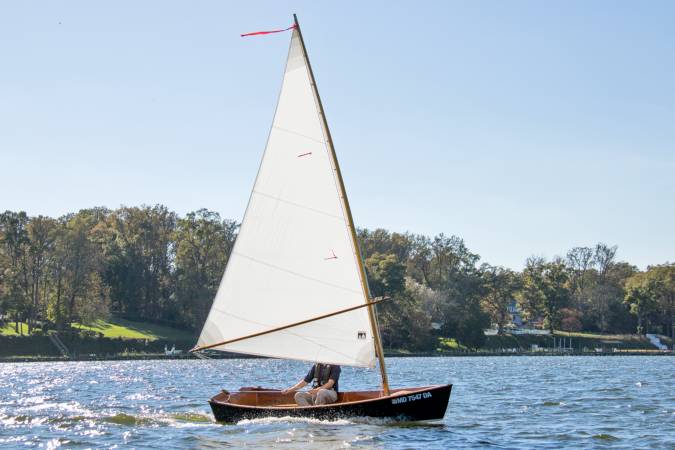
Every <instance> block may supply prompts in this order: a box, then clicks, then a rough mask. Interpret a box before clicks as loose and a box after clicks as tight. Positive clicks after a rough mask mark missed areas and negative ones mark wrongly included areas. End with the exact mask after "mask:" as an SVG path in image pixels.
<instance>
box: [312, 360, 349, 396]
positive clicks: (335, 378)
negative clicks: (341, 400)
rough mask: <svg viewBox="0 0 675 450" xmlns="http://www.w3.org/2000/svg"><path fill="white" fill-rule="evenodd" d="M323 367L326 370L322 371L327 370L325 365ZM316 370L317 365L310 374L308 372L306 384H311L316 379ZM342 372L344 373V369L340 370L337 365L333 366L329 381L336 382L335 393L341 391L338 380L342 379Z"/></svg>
mask: <svg viewBox="0 0 675 450" xmlns="http://www.w3.org/2000/svg"><path fill="white" fill-rule="evenodd" d="M323 367H324V368H323V369H322V371H324V370H326V369H325V367H326V366H325V365H324V366H323ZM314 369H316V364H314V365H313V366H312V368H311V369H309V372H307V376H305V383H311V382H312V380H313V379H314V378H315V377H316V375H315V374H314ZM341 371H342V369H340V366H336V365H332V364H331V366H330V374H329V375H328V380H333V381H335V384H334V385H333V389H334V390H335V392H339V390H338V380H339V379H340V372H341ZM328 380H326V382H328Z"/></svg>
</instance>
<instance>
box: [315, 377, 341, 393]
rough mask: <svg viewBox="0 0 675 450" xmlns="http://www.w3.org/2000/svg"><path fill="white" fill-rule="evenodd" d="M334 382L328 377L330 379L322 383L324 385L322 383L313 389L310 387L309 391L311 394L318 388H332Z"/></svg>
mask: <svg viewBox="0 0 675 450" xmlns="http://www.w3.org/2000/svg"><path fill="white" fill-rule="evenodd" d="M334 384H335V380H333V379H332V378H330V379H329V380H328V381H327V382H326V384H324V385H322V386H319V387H315V388H314V389H310V391H309V392H310V393H312V394H314V393H316V392H317V391H318V390H319V389H333V385H334Z"/></svg>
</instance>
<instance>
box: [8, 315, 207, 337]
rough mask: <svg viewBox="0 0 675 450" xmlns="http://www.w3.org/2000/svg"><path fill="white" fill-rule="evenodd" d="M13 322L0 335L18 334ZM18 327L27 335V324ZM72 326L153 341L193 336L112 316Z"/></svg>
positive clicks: (113, 335)
mask: <svg viewBox="0 0 675 450" xmlns="http://www.w3.org/2000/svg"><path fill="white" fill-rule="evenodd" d="M14 325H15V324H14V322H8V323H5V325H0V336H19V335H20V333H17V332H16V329H15V327H14ZM19 327H20V329H21V330H22V331H23V335H24V336H25V335H28V325H27V324H25V323H22V322H19ZM73 328H78V329H80V330H89V331H94V332H96V333H103V336H105V337H107V338H123V339H147V340H149V341H154V340H157V339H166V340H171V341H177V340H193V339H194V338H195V336H194V335H193V334H192V333H190V332H188V331H185V330H179V329H176V328H171V327H167V326H162V325H155V324H151V323H144V322H132V321H130V320H124V319H118V318H115V317H112V318H110V319H108V320H97V321H96V322H94V323H91V324H87V325H84V324H80V323H74V324H73Z"/></svg>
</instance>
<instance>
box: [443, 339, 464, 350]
mask: <svg viewBox="0 0 675 450" xmlns="http://www.w3.org/2000/svg"><path fill="white" fill-rule="evenodd" d="M439 344H440V348H439V349H438V350H455V351H456V350H467V349H468V347H466V346H465V345H462V344H460V343H459V341H457V339H455V338H440V339H439Z"/></svg>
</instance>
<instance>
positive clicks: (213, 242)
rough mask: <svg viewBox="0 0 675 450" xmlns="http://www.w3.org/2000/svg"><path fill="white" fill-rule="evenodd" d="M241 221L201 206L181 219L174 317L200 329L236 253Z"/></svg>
mask: <svg viewBox="0 0 675 450" xmlns="http://www.w3.org/2000/svg"><path fill="white" fill-rule="evenodd" d="M237 229H238V224H237V223H236V222H234V221H230V220H222V219H221V218H220V215H219V214H218V213H216V212H213V211H208V210H206V209H200V210H199V211H196V212H191V213H188V214H187V215H186V216H185V218H183V219H179V220H178V222H177V226H176V231H175V233H174V235H173V239H174V241H175V251H176V260H175V265H176V273H175V282H176V300H177V301H176V311H175V312H174V313H173V314H171V318H172V320H174V321H175V322H177V323H180V324H184V325H186V326H188V327H189V328H191V329H198V328H200V327H201V326H202V325H203V324H204V322H205V321H206V316H207V314H208V312H209V309H210V307H211V303H212V302H213V298H214V297H215V295H216V291H217V290H218V285H219V283H220V280H221V278H222V276H223V272H224V271H225V265H226V264H227V260H228V258H229V256H230V253H231V252H232V247H233V246H234V241H235V238H236V235H237Z"/></svg>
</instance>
